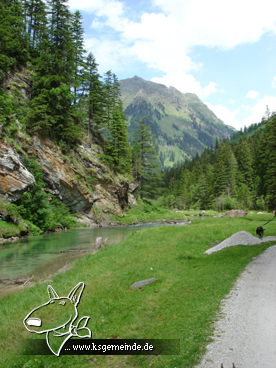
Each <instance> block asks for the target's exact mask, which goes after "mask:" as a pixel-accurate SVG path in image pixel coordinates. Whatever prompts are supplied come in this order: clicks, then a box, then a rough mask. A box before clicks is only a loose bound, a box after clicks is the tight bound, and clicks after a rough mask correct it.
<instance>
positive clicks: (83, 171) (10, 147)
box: [0, 134, 138, 226]
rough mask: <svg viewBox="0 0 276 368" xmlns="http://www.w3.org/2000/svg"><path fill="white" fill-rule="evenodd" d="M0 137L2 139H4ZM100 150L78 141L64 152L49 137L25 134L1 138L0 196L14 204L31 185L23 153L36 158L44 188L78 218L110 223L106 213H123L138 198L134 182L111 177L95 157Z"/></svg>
mask: <svg viewBox="0 0 276 368" xmlns="http://www.w3.org/2000/svg"><path fill="white" fill-rule="evenodd" d="M2 138H3V137H2ZM101 153H102V148H101V147H100V146H98V145H95V144H82V145H79V146H77V147H75V148H74V150H71V151H70V152H68V153H66V155H64V154H63V153H62V151H61V150H60V149H59V148H58V147H57V146H56V145H55V144H54V143H53V142H51V141H50V140H49V139H46V138H42V137H38V136H33V137H31V138H27V137H26V136H24V135H23V134H21V135H20V138H16V139H15V140H14V141H13V142H11V141H10V140H9V141H8V140H5V139H4V140H3V139H2V142H0V198H3V199H5V201H9V202H16V201H17V200H18V199H19V198H20V197H21V196H22V194H23V193H24V192H25V191H26V190H28V188H29V187H30V186H33V185H34V184H35V180H34V177H33V175H32V174H31V173H30V172H29V171H28V170H27V168H26V157H27V156H29V157H30V156H35V157H36V160H37V162H38V163H39V165H40V166H41V169H42V172H43V180H44V182H45V184H46V188H47V189H46V190H47V191H48V192H49V193H51V194H52V195H55V196H57V197H58V198H59V199H60V200H61V201H62V202H63V203H65V204H66V205H67V206H68V207H69V208H70V209H71V210H72V211H74V212H77V213H78V215H77V216H78V220H79V221H80V222H86V223H87V224H89V225H91V226H101V225H109V224H110V222H109V220H108V219H107V217H106V216H105V214H107V215H108V214H112V215H122V214H123V210H128V208H129V206H130V205H131V204H134V203H135V202H136V194H137V190H138V183H134V182H133V181H131V178H130V177H129V178H127V177H123V176H119V175H117V176H116V175H115V174H114V173H113V172H112V171H111V170H110V169H109V168H108V167H107V166H105V165H104V164H103V163H102V162H101V160H100V158H99V155H100V154H101Z"/></svg>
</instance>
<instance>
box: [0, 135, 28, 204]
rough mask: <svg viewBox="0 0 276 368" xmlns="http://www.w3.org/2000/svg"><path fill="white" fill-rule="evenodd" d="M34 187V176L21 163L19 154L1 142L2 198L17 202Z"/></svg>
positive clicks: (0, 195) (0, 175)
mask: <svg viewBox="0 0 276 368" xmlns="http://www.w3.org/2000/svg"><path fill="white" fill-rule="evenodd" d="M34 185H35V179H34V177H33V175H32V174H31V173H30V172H29V171H28V170H27V169H26V167H25V166H24V165H23V164H22V163H21V162H20V159H19V156H18V154H17V152H16V151H15V150H14V149H13V148H12V147H11V146H9V145H8V144H6V143H3V142H0V197H1V198H3V199H4V200H7V201H10V202H15V201H17V200H18V199H19V198H21V196H22V194H23V193H24V192H25V191H26V190H28V188H30V187H32V186H34Z"/></svg>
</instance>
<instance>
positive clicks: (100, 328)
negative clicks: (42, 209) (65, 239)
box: [0, 213, 276, 368]
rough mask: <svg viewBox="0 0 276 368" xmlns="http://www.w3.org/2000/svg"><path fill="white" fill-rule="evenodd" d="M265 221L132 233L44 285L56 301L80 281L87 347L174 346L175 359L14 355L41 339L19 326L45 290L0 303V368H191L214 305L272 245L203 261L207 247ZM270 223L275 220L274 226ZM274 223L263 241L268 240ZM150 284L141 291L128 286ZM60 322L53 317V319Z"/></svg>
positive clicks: (255, 218) (209, 222) (206, 222)
mask: <svg viewBox="0 0 276 368" xmlns="http://www.w3.org/2000/svg"><path fill="white" fill-rule="evenodd" d="M272 216H273V215H271V214H267V215H256V214H253V213H250V214H248V215H247V217H246V218H212V217H209V218H205V219H203V220H202V219H200V218H195V219H194V220H193V222H192V223H191V224H190V225H189V226H161V227H157V228H149V229H143V230H139V231H137V232H135V233H132V234H131V235H130V236H129V237H128V238H127V239H126V240H125V241H124V242H121V243H119V244H116V245H111V246H109V247H106V248H103V249H101V250H99V251H98V252H96V253H95V254H91V255H88V256H86V257H84V258H82V259H80V260H78V261H76V262H75V263H74V265H73V267H72V268H71V269H70V270H69V271H67V272H66V273H64V274H59V275H57V276H56V277H55V278H54V279H53V282H51V285H52V286H53V287H54V289H55V290H56V291H57V293H58V294H59V295H60V296H67V294H68V292H69V291H70V290H71V289H72V288H73V287H74V286H75V285H76V284H77V283H78V282H80V281H83V282H84V283H85V290H84V293H83V295H82V298H81V303H80V304H79V307H78V311H79V317H82V316H90V317H91V318H90V320H89V323H88V327H89V328H90V329H91V331H92V338H94V339H111V338H112V339H130V338H131V339H142V338H145V339H153V338H160V339H162V338H164V339H180V355H157V356H156V355H149V356H128V355H124V356H115V355H107V356H99V355H98V356H97V355H94V356H92V355H91V356H80V355H79V356H73V355H71V356H60V357H56V356H54V355H47V356H39V355H33V356H29V355H20V354H19V353H20V351H21V349H22V340H23V339H28V338H40V339H41V338H45V334H43V335H36V334H31V333H30V332H28V331H27V330H26V329H25V327H24V326H23V323H22V321H23V319H24V318H25V317H26V315H27V314H28V313H29V312H30V311H31V310H32V309H34V308H35V307H37V306H39V305H41V304H43V303H45V302H46V301H47V300H48V294H47V285H48V284H47V283H44V284H39V283H36V284H35V286H33V287H31V288H25V290H24V291H23V292H20V293H16V294H10V295H8V296H7V297H5V298H1V299H0V325H1V329H0V353H1V354H0V366H1V367H5V368H11V367H13V368H43V367H45V368H46V367H47V368H50V367H51V368H55V367H56V368H62V367H64V368H65V367H66V368H71V367H74V368H85V367H97V368H98V367H99V368H100V367H114V368H115V367H118V368H119V367H151V368H155V367H161V368H162V367H168V368H170V367H171V368H173V367H181V368H189V367H194V366H195V365H196V364H197V363H199V362H200V360H201V357H202V355H203V354H204V351H205V348H206V345H207V344H208V342H209V341H210V337H211V336H212V332H213V329H214V321H215V320H216V319H217V318H219V315H218V312H219V307H220V303H221V300H222V299H223V298H224V297H225V296H226V295H227V294H228V293H229V291H230V289H231V287H232V286H233V283H234V282H235V280H236V279H237V277H238V276H239V274H240V273H241V271H242V270H243V269H244V268H245V266H246V265H247V264H248V263H250V262H251V261H252V259H253V258H254V257H256V256H258V255H260V254H261V253H262V252H263V251H264V250H265V249H267V248H268V247H269V246H271V245H273V244H275V243H272V242H271V243H265V244H262V245H256V246H236V247H231V248H228V249H224V250H222V251H220V252H216V253H213V254H211V255H205V254H204V251H205V250H207V249H208V244H209V243H212V242H215V241H217V240H219V241H222V240H224V239H226V238H227V237H229V236H231V235H232V234H234V233H236V232H238V231H241V230H245V231H248V232H250V233H252V234H253V235H255V229H256V228H257V227H258V226H260V225H262V224H264V223H265V222H266V221H268V220H269V219H271V218H272ZM275 221H276V220H275ZM275 225H276V224H275V222H273V221H272V222H271V223H269V224H268V225H267V226H266V232H265V235H266V236H269V235H275ZM153 277H155V278H157V281H155V282H153V283H151V284H149V285H146V286H144V287H141V288H131V287H130V286H131V285H132V284H133V283H134V282H136V281H140V280H144V279H149V278H153ZM53 318H54V319H56V320H57V321H60V320H61V318H62V316H61V315H59V314H58V313H57V314H56V315H55V316H53Z"/></svg>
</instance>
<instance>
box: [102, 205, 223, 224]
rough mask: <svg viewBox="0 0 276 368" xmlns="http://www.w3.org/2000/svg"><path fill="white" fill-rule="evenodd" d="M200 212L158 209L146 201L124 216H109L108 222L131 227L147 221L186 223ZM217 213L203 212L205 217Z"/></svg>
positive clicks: (133, 207)
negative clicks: (188, 218)
mask: <svg viewBox="0 0 276 368" xmlns="http://www.w3.org/2000/svg"><path fill="white" fill-rule="evenodd" d="M201 212H202V211H200V210H183V211H179V210H178V211H174V210H170V209H167V208H164V207H159V206H155V205H153V204H151V203H150V202H147V201H143V202H142V201H140V202H139V204H137V205H133V206H132V208H131V209H130V210H129V211H128V212H126V214H125V215H124V216H109V218H110V220H113V221H117V222H119V223H123V224H127V225H131V224H136V223H138V222H149V221H168V220H176V221H187V217H188V216H198V215H199V214H200V213H201ZM217 214H218V212H216V211H212V210H208V211H205V216H214V215H217Z"/></svg>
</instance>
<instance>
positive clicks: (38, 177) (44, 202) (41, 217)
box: [18, 158, 76, 235]
mask: <svg viewBox="0 0 276 368" xmlns="http://www.w3.org/2000/svg"><path fill="white" fill-rule="evenodd" d="M26 166H27V168H28V170H29V171H30V172H31V173H32V174H33V176H34V178H35V181H36V185H35V186H34V187H33V188H31V189H29V190H28V191H27V192H25V193H24V194H23V195H22V197H21V199H20V200H19V203H18V204H20V207H19V208H20V213H21V214H22V217H23V218H24V219H26V220H28V221H30V222H31V223H32V224H33V225H34V226H31V233H32V234H33V235H38V234H39V233H40V231H41V230H43V231H45V230H54V229H56V227H57V226H60V225H61V226H63V227H67V228H70V227H71V226H72V225H73V224H75V223H76V220H75V218H74V217H73V216H72V215H71V214H70V211H69V209H68V207H67V206H66V205H65V204H64V203H62V202H60V201H59V200H58V199H56V198H55V197H53V198H52V199H51V198H50V196H49V194H47V193H46V192H45V184H44V182H43V173H42V171H41V168H40V166H39V165H38V164H37V162H36V160H35V159H34V158H32V159H28V160H27V163H26Z"/></svg>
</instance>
